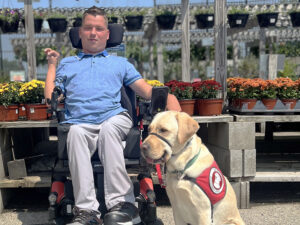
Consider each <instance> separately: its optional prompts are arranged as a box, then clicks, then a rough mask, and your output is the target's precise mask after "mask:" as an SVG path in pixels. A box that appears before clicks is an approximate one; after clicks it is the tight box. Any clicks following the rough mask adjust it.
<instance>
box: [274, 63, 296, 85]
mask: <svg viewBox="0 0 300 225" xmlns="http://www.w3.org/2000/svg"><path fill="white" fill-rule="evenodd" d="M296 69H297V64H295V63H292V62H290V61H288V60H286V61H285V62H284V68H283V71H279V72H278V77H289V78H291V79H292V80H295V79H296Z"/></svg>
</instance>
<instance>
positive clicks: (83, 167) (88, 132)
mask: <svg viewBox="0 0 300 225" xmlns="http://www.w3.org/2000/svg"><path fill="white" fill-rule="evenodd" d="M131 127H132V121H131V120H130V119H129V118H128V117H126V116H124V115H116V116H113V117H111V118H110V119H108V120H106V121H104V122H103V123H101V124H99V125H94V124H76V125H72V126H71V127H70V131H69V133H68V138H67V150H68V158H69V168H70V173H71V177H72V182H73V191H74V197H75V205H76V206H77V207H78V208H80V209H89V210H96V211H97V210H98V208H99V203H98V201H97V199H96V191H95V187H94V177H93V169H92V165H91V156H92V155H93V154H94V153H95V151H96V149H97V148H98V154H99V158H100V160H101V163H102V164H103V167H104V193H105V204H106V207H107V209H110V208H111V207H113V206H114V205H116V204H117V203H119V202H124V201H126V202H131V203H134V200H135V199H134V194H133V185H132V182H131V180H130V178H129V176H128V174H127V171H126V168H125V160H124V156H123V149H124V146H123V144H122V140H125V138H126V135H127V134H128V132H129V130H130V128H131Z"/></svg>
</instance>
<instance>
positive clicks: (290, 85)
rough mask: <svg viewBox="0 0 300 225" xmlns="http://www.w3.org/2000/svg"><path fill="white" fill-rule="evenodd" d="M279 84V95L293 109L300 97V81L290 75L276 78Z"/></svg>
mask: <svg viewBox="0 0 300 225" xmlns="http://www.w3.org/2000/svg"><path fill="white" fill-rule="evenodd" d="M275 82H277V86H278V93H277V96H278V98H279V99H280V100H281V102H282V103H283V104H284V105H285V106H287V107H288V108H289V109H293V108H294V107H295V106H296V103H297V101H298V99H299V86H298V83H297V82H295V81H293V80H292V79H290V78H288V77H280V78H277V79H275Z"/></svg>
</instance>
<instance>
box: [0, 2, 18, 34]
mask: <svg viewBox="0 0 300 225" xmlns="http://www.w3.org/2000/svg"><path fill="white" fill-rule="evenodd" d="M20 18H21V14H20V13H19V11H18V10H17V9H7V8H6V9H0V24H1V29H2V32H3V33H12V32H18V28H19V21H20Z"/></svg>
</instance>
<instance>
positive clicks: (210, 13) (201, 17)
mask: <svg viewBox="0 0 300 225" xmlns="http://www.w3.org/2000/svg"><path fill="white" fill-rule="evenodd" d="M194 15H195V19H196V23H197V27H198V28H199V29H208V28H212V27H213V26H214V23H215V20H214V8H213V7H207V8H198V9H197V10H195V11H194Z"/></svg>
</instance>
